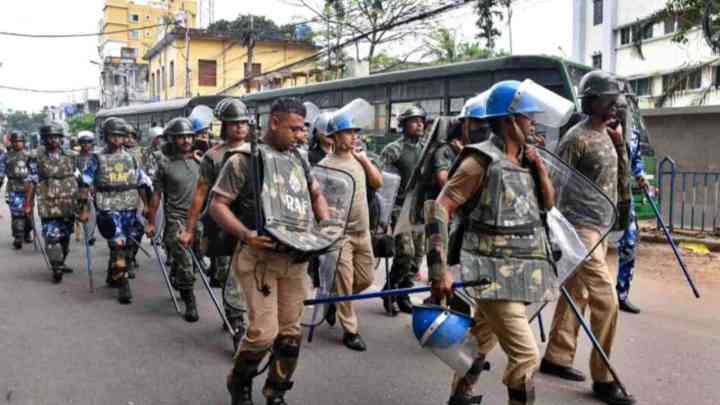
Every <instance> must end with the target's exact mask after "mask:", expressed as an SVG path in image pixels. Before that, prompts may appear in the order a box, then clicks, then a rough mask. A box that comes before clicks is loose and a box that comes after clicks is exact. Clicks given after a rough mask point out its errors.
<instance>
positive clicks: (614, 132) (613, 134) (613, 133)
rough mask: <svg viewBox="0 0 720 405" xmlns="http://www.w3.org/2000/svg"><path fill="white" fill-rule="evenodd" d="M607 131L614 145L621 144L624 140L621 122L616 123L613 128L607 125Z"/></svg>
mask: <svg viewBox="0 0 720 405" xmlns="http://www.w3.org/2000/svg"><path fill="white" fill-rule="evenodd" d="M607 133H608V135H610V139H612V142H613V144H614V145H615V146H617V145H622V144H623V142H624V140H623V126H622V124H620V123H618V124H617V126H616V127H615V128H613V127H611V126H608V127H607Z"/></svg>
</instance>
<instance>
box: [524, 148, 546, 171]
mask: <svg viewBox="0 0 720 405" xmlns="http://www.w3.org/2000/svg"><path fill="white" fill-rule="evenodd" d="M524 158H525V160H526V161H527V162H528V163H529V164H530V165H531V166H532V167H533V168H535V170H537V171H539V172H543V171H544V170H545V163H543V160H542V158H541V157H540V154H539V153H538V151H537V149H535V147H534V146H531V145H525V156H524Z"/></svg>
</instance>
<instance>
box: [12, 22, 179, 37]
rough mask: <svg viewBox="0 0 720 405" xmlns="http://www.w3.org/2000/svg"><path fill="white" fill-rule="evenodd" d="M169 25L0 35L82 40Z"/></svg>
mask: <svg viewBox="0 0 720 405" xmlns="http://www.w3.org/2000/svg"><path fill="white" fill-rule="evenodd" d="M168 25H171V24H156V25H147V26H143V27H138V28H128V29H126V30H118V31H107V32H92V33H81V34H28V33H20V32H8V31H0V35H4V36H9V37H20V38H82V37H99V36H104V35H112V34H122V33H126V32H132V31H144V30H149V29H153V28H157V27H164V26H168Z"/></svg>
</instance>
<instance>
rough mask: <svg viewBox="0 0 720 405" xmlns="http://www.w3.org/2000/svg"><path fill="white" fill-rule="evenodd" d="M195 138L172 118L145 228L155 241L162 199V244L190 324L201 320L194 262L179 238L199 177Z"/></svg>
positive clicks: (179, 120) (180, 120) (187, 123)
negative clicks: (158, 211) (156, 218)
mask: <svg viewBox="0 0 720 405" xmlns="http://www.w3.org/2000/svg"><path fill="white" fill-rule="evenodd" d="M194 137H195V132H193V130H192V124H191V123H190V120H188V119H187V118H184V117H181V118H173V119H172V120H170V121H169V122H168V123H167V125H166V126H165V138H166V139H167V141H168V144H167V147H166V151H167V152H168V155H167V159H165V160H163V161H162V162H160V164H159V166H158V171H157V173H156V175H155V179H154V180H153V188H154V195H153V198H152V200H151V201H150V204H149V213H148V217H147V218H148V224H147V225H146V228H145V231H146V233H147V234H148V236H149V237H151V238H152V237H153V236H154V235H155V223H154V222H153V220H154V218H155V214H156V213H157V209H158V206H159V205H160V200H161V197H162V201H163V214H164V215H165V221H164V222H165V227H164V228H165V229H164V230H163V244H164V246H165V248H166V249H167V253H168V256H170V257H171V258H172V261H171V264H170V266H171V269H172V270H171V271H172V273H173V274H174V275H175V280H176V287H177V289H178V290H179V291H180V296H181V297H182V300H183V301H184V302H185V315H184V318H185V320H186V321H188V322H197V320H198V319H199V315H198V312H197V305H196V303H195V293H194V291H193V286H194V284H195V274H194V272H193V263H192V260H191V258H190V257H189V256H188V254H187V253H186V252H185V249H184V248H183V246H182V245H181V244H180V242H179V240H178V234H179V233H180V231H181V230H182V229H184V224H185V223H186V222H187V215H188V210H189V209H190V205H191V203H192V198H193V193H194V191H195V186H196V184H197V181H198V177H199V176H200V166H199V165H198V163H197V162H196V161H195V159H194V158H193V155H192V147H193V139H194Z"/></svg>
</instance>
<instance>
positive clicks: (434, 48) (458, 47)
mask: <svg viewBox="0 0 720 405" xmlns="http://www.w3.org/2000/svg"><path fill="white" fill-rule="evenodd" d="M425 49H426V52H425V54H424V55H423V56H424V57H430V58H431V63H433V64H444V63H456V62H464V61H469V60H477V59H487V58H491V57H496V56H503V55H505V53H504V52H495V51H493V50H492V49H489V48H483V47H482V46H480V43H479V42H464V41H462V40H460V39H459V38H458V37H457V33H456V32H455V31H452V30H448V29H446V28H438V29H436V30H435V31H433V32H432V33H430V35H428V37H427V39H426V40H425Z"/></svg>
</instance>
